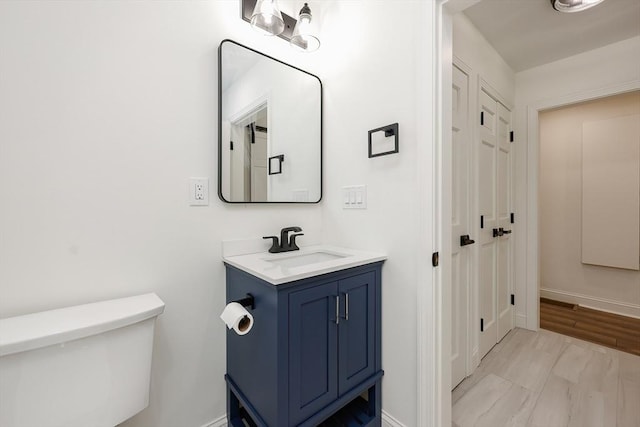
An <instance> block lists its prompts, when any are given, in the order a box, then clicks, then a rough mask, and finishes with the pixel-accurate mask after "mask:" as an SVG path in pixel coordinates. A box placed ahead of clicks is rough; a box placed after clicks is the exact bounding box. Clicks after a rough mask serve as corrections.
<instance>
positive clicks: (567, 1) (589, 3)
mask: <svg viewBox="0 0 640 427" xmlns="http://www.w3.org/2000/svg"><path fill="white" fill-rule="evenodd" d="M603 1H604V0H551V4H552V5H553V8H554V9H555V10H557V11H558V12H567V13H573V12H581V11H583V10H587V9H589V8H591V7H593V6H595V5H597V4H598V3H602V2H603Z"/></svg>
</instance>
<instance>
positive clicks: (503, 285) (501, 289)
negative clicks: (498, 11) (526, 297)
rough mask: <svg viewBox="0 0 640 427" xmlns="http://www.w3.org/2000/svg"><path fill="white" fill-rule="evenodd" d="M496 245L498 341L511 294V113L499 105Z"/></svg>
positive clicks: (506, 327) (509, 314) (508, 319)
mask: <svg viewBox="0 0 640 427" xmlns="http://www.w3.org/2000/svg"><path fill="white" fill-rule="evenodd" d="M497 105H498V132H497V134H498V146H497V154H498V177H497V186H498V188H497V194H498V197H497V202H498V231H499V235H498V237H497V238H496V240H497V245H498V249H497V250H498V258H497V274H496V278H497V292H498V295H497V297H498V301H497V304H498V335H497V341H500V340H501V339H502V338H503V337H504V336H505V335H506V334H507V332H509V331H510V330H511V329H513V310H512V309H511V308H512V305H511V294H512V281H511V277H512V262H511V260H512V259H513V257H512V253H511V252H512V249H511V248H512V247H513V243H512V239H511V231H512V227H511V191H512V190H511V175H512V174H511V157H512V156H511V139H510V137H511V112H510V111H509V110H508V109H507V108H506V107H505V106H504V105H502V104H500V103H499V102H498V104H497Z"/></svg>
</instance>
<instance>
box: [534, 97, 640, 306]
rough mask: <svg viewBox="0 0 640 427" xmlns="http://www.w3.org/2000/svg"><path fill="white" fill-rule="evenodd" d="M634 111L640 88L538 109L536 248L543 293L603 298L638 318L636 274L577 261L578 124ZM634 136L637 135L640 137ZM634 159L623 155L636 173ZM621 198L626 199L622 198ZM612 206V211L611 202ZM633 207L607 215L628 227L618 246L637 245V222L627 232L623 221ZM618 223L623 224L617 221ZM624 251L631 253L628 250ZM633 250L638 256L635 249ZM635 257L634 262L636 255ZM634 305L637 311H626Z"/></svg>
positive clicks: (639, 278) (639, 104)
mask: <svg viewBox="0 0 640 427" xmlns="http://www.w3.org/2000/svg"><path fill="white" fill-rule="evenodd" d="M639 113H640V92H637V91H636V92H632V93H625V94H621V95H617V96H613V97H608V98H602V99H597V100H594V101H589V102H584V103H580V104H573V105H569V106H565V107H562V108H559V109H553V110H548V111H544V112H541V113H540V115H539V123H540V134H539V135H540V178H539V195H540V199H539V206H540V209H539V212H540V216H539V224H540V244H539V248H540V288H541V293H542V296H546V297H549V298H554V299H560V300H563V301H567V302H572V303H580V304H585V303H586V304H587V305H589V303H591V304H593V300H595V301H602V300H604V301H608V302H609V303H608V305H607V306H606V307H601V308H605V309H610V310H612V309H613V310H615V309H616V308H617V311H618V312H620V313H621V314H635V315H636V316H639V317H640V272H639V271H637V270H636V271H634V270H626V269H620V268H610V267H603V266H599V265H588V264H583V259H582V254H583V243H584V234H583V230H584V228H583V220H584V213H583V204H582V203H583V197H584V195H583V166H584V165H583V138H586V134H584V135H583V123H585V122H594V121H598V120H605V119H610V118H614V117H623V116H627V117H629V116H630V115H636V117H637V115H638V114H639ZM635 138H636V139H638V138H640V135H636V136H635ZM598 142H603V143H606V142H607V141H598ZM611 142H616V143H618V141H611ZM633 160H634V159H633V158H628V157H627V158H626V162H627V163H629V167H631V168H632V170H634V169H633V168H635V171H638V168H639V167H640V165H639V164H638V158H636V159H635V164H634V162H633ZM632 176H633V173H631V174H627V175H626V178H625V180H626V181H628V180H629V179H631V177H632ZM636 180H637V175H636ZM601 181H602V182H603V183H604V184H605V185H607V186H608V187H610V185H611V184H610V179H609V180H608V181H607V177H606V176H605V177H603V178H602V179H601ZM630 185H631V186H632V187H633V186H635V192H636V200H635V201H634V202H635V204H636V208H635V218H629V220H630V221H631V223H632V224H633V223H634V222H635V223H636V224H637V221H638V217H637V215H638V214H637V203H638V200H637V194H638V193H637V191H638V182H637V181H636V182H635V183H630ZM610 190H613V188H610ZM610 190H609V191H610ZM631 200H633V198H631ZM623 202H624V203H626V202H627V200H625V201H623ZM611 208H614V209H616V206H615V205H614V206H612V207H611ZM594 209H596V210H594V212H593V215H596V216H602V215H603V213H604V212H603V211H598V210H597V209H598V208H594ZM617 209H621V208H620V207H618V208H617ZM633 210H634V209H633V208H631V207H629V208H627V209H626V212H621V213H620V214H621V215H620V216H618V217H611V216H609V215H606V218H607V223H609V224H610V226H609V227H610V228H617V226H618V225H628V226H629V227H627V228H626V231H627V233H626V234H625V237H622V238H624V239H626V241H625V242H619V239H618V243H617V245H618V246H622V247H624V245H627V246H626V247H627V248H629V245H633V244H635V245H636V247H637V245H638V236H637V225H635V229H636V235H635V236H634V235H632V234H631V235H630V234H629V233H628V231H629V229H633V228H634V226H633V225H632V224H627V223H625V222H624V220H623V219H622V217H623V216H624V215H625V214H628V213H629V212H633ZM620 221H622V224H619V222H620ZM623 233H624V231H623ZM619 238H620V237H619ZM629 252H631V253H632V251H631V250H629ZM635 252H636V257H637V250H636V251H635ZM635 261H636V262H637V261H638V260H637V258H636V259H635ZM586 299H591V301H587V300H586ZM633 306H635V308H636V310H635V311H636V313H633V312H632V311H631V312H630V310H631V309H632V307H633Z"/></svg>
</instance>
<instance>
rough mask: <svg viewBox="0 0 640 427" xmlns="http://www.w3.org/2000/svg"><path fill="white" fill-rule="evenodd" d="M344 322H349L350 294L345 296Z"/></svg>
mask: <svg viewBox="0 0 640 427" xmlns="http://www.w3.org/2000/svg"><path fill="white" fill-rule="evenodd" d="M344 320H349V293H345V294H344Z"/></svg>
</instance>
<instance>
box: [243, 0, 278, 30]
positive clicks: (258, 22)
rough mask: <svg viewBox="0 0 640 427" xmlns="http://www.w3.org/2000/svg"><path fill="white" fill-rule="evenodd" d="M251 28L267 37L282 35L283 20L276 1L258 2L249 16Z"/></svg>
mask: <svg viewBox="0 0 640 427" xmlns="http://www.w3.org/2000/svg"><path fill="white" fill-rule="evenodd" d="M251 26H252V27H253V28H254V29H256V30H258V31H260V32H261V33H264V34H265V35H269V36H277V35H278V34H280V33H282V32H283V31H284V20H283V19H282V13H280V8H279V7H278V2H277V0H258V1H257V2H256V7H255V8H254V9H253V14H252V15H251Z"/></svg>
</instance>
